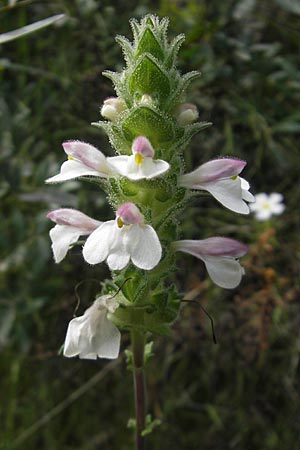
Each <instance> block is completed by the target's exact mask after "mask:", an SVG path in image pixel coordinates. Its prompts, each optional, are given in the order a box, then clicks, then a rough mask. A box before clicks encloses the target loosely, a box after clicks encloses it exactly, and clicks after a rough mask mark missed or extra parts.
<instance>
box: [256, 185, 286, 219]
mask: <svg viewBox="0 0 300 450" xmlns="http://www.w3.org/2000/svg"><path fill="white" fill-rule="evenodd" d="M282 202H283V195H282V194H279V193H277V192H273V193H272V194H270V195H268V194H265V193H264V192H262V193H260V194H257V195H255V203H253V204H252V205H250V209H251V211H252V212H253V213H254V214H255V217H256V219H257V220H261V221H263V220H268V219H270V217H271V216H273V215H276V216H277V215H280V214H282V213H283V211H284V209H285V205H284V204H283V203H282Z"/></svg>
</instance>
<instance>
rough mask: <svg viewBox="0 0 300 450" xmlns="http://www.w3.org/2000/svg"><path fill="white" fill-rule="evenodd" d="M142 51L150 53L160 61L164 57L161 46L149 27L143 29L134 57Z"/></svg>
mask: <svg viewBox="0 0 300 450" xmlns="http://www.w3.org/2000/svg"><path fill="white" fill-rule="evenodd" d="M143 53H150V54H151V55H152V56H154V57H155V58H157V59H159V60H161V61H162V60H163V59H164V52H163V50H162V48H161V45H160V43H159V42H158V40H157V39H156V37H155V35H154V34H153V32H152V31H151V30H150V28H149V27H147V28H146V29H145V31H144V33H143V34H142V36H141V37H140V39H139V43H138V45H137V49H136V52H135V57H136V58H137V57H139V56H140V55H141V54H143Z"/></svg>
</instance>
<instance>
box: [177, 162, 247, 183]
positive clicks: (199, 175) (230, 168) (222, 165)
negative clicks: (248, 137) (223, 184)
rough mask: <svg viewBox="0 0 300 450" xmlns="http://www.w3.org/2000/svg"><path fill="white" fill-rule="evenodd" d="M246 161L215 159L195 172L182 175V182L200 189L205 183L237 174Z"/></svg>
mask: <svg viewBox="0 0 300 450" xmlns="http://www.w3.org/2000/svg"><path fill="white" fill-rule="evenodd" d="M246 164H247V163H246V161H242V160H241V159H235V158H219V159H213V160H212V161H208V162H206V163H204V164H202V165H201V166H200V167H198V168H197V169H196V170H194V171H193V172H190V173H187V174H185V175H182V176H181V177H180V184H181V185H182V186H184V187H188V188H191V189H199V185H202V184H203V183H210V182H213V181H214V182H216V181H219V180H221V179H223V178H228V177H234V176H237V175H238V174H239V173H240V172H241V171H242V170H243V168H244V167H245V165H246Z"/></svg>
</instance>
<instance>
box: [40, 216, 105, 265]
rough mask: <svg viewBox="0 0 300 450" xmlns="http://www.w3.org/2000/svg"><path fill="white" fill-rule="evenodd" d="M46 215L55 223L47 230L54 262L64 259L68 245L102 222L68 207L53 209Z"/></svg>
mask: <svg viewBox="0 0 300 450" xmlns="http://www.w3.org/2000/svg"><path fill="white" fill-rule="evenodd" d="M47 217H48V218H49V219H51V220H52V221H53V222H55V223H56V225H55V227H54V228H52V229H51V230H50V232H49V234H50V238H51V242H52V251H53V255H54V260H55V262H56V263H59V262H61V261H62V260H63V259H64V257H65V256H66V254H67V252H68V250H69V248H70V245H72V244H75V243H76V242H77V241H78V239H79V237H80V236H86V235H89V234H91V233H92V232H93V231H95V230H96V228H98V227H99V226H100V225H101V223H102V222H99V221H98V220H94V219H92V218H91V217H89V216H87V215H86V214H83V213H82V212H80V211H77V210H76V209H70V208H61V209H55V210H53V211H50V212H49V213H48V214H47Z"/></svg>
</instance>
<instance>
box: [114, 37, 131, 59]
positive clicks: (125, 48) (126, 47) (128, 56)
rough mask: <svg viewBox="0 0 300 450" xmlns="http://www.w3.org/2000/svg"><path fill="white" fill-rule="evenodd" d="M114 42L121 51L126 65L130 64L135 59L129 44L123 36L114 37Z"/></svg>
mask: <svg viewBox="0 0 300 450" xmlns="http://www.w3.org/2000/svg"><path fill="white" fill-rule="evenodd" d="M116 42H117V43H118V44H119V45H120V47H121V48H122V50H123V55H124V58H125V60H126V62H127V64H128V65H130V64H132V63H133V62H134V59H135V55H134V50H133V46H132V44H131V42H130V41H129V40H128V39H127V38H126V37H125V36H120V35H118V36H116Z"/></svg>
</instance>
